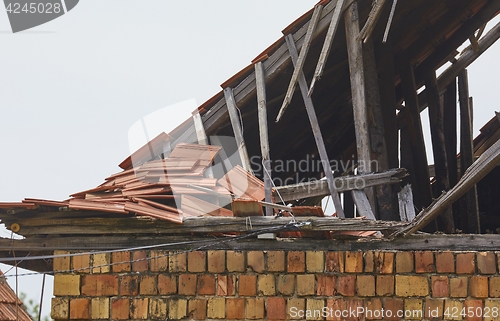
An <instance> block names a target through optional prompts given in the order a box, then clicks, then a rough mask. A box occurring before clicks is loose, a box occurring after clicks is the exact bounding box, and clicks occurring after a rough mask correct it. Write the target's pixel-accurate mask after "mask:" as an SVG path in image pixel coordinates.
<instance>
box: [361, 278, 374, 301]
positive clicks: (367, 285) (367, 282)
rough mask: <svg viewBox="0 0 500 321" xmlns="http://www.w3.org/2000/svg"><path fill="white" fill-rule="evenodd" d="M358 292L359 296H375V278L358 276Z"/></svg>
mask: <svg viewBox="0 0 500 321" xmlns="http://www.w3.org/2000/svg"><path fill="white" fill-rule="evenodd" d="M356 292H357V293H358V296H374V295H375V276H373V275H358V276H357V280H356Z"/></svg>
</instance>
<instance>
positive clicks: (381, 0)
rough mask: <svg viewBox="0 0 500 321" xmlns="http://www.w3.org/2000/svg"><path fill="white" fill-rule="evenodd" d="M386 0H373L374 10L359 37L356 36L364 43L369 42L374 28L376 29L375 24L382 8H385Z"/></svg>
mask: <svg viewBox="0 0 500 321" xmlns="http://www.w3.org/2000/svg"><path fill="white" fill-rule="evenodd" d="M385 1H386V0H373V5H372V6H373V7H372V11H370V14H369V15H368V20H366V23H365V25H364V27H363V28H362V29H361V31H360V32H359V35H358V37H357V38H356V39H357V40H358V41H363V43H367V42H368V40H369V39H370V36H371V35H372V32H373V29H375V25H376V24H377V22H378V19H379V18H380V15H381V14H382V10H383V8H384V4H385Z"/></svg>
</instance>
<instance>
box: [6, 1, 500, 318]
mask: <svg viewBox="0 0 500 321" xmlns="http://www.w3.org/2000/svg"><path fill="white" fill-rule="evenodd" d="M316 2H317V1H312V0H301V1H290V0H272V1H269V0H253V1H235V0H224V1H222V0H215V1H206V0H193V1H159V0H155V1H153V0H148V1H131V0H106V1H99V0H82V1H80V3H79V4H78V5H77V6H76V7H75V8H74V9H73V10H71V11H70V12H68V13H67V14H66V15H64V16H62V17H60V18H58V19H56V20H54V21H51V22H48V23H46V24H44V25H41V26H38V27H35V28H33V29H30V30H28V31H24V32H21V33H18V34H12V33H11V31H10V25H9V22H8V18H7V14H6V12H5V11H3V10H0V43H1V45H2V50H1V51H0V75H1V76H0V151H1V153H2V154H1V157H0V177H1V184H0V201H20V200H22V199H23V198H25V197H34V198H45V199H56V200H62V199H66V198H67V197H68V196H69V194H71V193H74V192H78V191H81V190H85V189H88V188H92V187H95V186H97V185H98V184H100V183H101V182H102V181H103V179H104V178H105V177H107V176H109V175H110V174H112V173H115V172H118V171H119V168H118V164H119V163H120V162H121V161H122V160H123V159H124V158H125V157H127V156H128V155H129V154H130V150H129V141H128V132H129V129H130V128H131V127H132V126H133V124H134V123H135V122H137V121H139V120H140V119H141V118H143V117H145V116H147V115H148V114H151V113H154V112H156V111H158V110H160V109H162V108H164V107H167V106H170V105H173V104H176V103H179V102H183V101H185V100H189V99H195V100H196V102H197V104H201V103H203V102H204V101H205V100H207V99H208V98H210V97H211V96H213V95H214V94H215V93H216V92H218V91H219V90H220V89H221V88H220V84H221V83H223V82H224V81H225V80H227V79H228V78H229V77H231V76H232V75H233V74H235V73H236V72H238V71H239V70H240V69H242V68H243V67H245V66H246V65H247V64H248V63H249V62H250V61H251V60H252V59H253V58H255V56H256V55H257V54H259V53H260V52H261V51H262V50H263V49H265V48H266V47H267V46H269V45H270V44H271V43H272V42H274V41H275V40H276V39H278V38H279V37H280V36H281V30H282V29H283V28H284V27H286V26H287V25H288V24H289V23H290V22H292V21H293V20H295V19H296V18H297V17H299V16H300V15H302V14H303V13H304V12H305V11H307V10H308V9H310V8H312V6H313V5H314V4H315V3H316ZM499 54H500V47H499V45H498V44H497V45H495V46H493V48H491V49H490V50H489V52H488V53H486V54H484V55H483V57H481V58H480V59H479V60H478V61H477V62H475V63H474V64H473V66H471V68H470V69H469V72H470V92H471V95H472V96H474V107H475V117H474V126H475V130H476V132H477V130H478V129H479V127H481V126H482V125H483V124H484V123H485V122H486V121H487V120H489V119H490V118H491V117H492V116H493V115H494V111H495V110H498V103H497V99H495V95H496V94H497V92H498V88H497V83H498V80H497V75H499V74H500V64H499V63H498V62H496V61H495V58H497V57H499ZM193 109H194V108H184V110H180V109H179V108H176V109H173V108H171V113H172V115H174V116H177V117H174V116H172V117H171V119H170V120H171V121H169V122H165V131H167V132H168V131H169V130H171V129H173V128H174V127H175V125H177V124H178V120H177V119H179V118H184V117H187V116H189V115H190V112H191V111H192V110H193ZM424 114H426V113H424ZM424 118H425V117H424ZM428 145H429V148H430V144H428ZM429 150H430V149H429ZM0 235H2V236H8V235H9V234H8V233H6V232H2V233H0ZM2 269H5V266H2ZM11 280H12V279H11ZM23 280H27V279H26V278H24V279H23V278H20V282H21V283H20V284H21V288H20V291H23V292H28V293H29V295H30V296H31V297H32V298H34V299H36V300H38V299H39V292H37V290H38V289H39V288H40V286H39V284H40V283H41V281H40V278H37V279H35V280H34V281H23ZM33 282H35V283H33ZM49 283H51V282H49ZM11 284H12V283H11ZM47 290H48V291H49V292H50V291H51V289H47ZM50 295H51V292H50V293H49V294H47V293H46V298H47V299H46V302H47V303H50V302H49V299H48V298H49V297H50ZM44 309H45V312H46V313H48V312H49V310H50V304H48V305H46V306H45V307H44Z"/></svg>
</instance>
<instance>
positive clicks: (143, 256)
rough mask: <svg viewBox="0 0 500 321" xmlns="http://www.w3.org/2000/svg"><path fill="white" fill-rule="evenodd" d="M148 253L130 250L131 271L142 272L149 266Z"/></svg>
mask: <svg viewBox="0 0 500 321" xmlns="http://www.w3.org/2000/svg"><path fill="white" fill-rule="evenodd" d="M148 261H149V260H148V255H147V253H146V252H145V251H134V252H132V271H134V272H144V271H147V270H148V268H149V262H148Z"/></svg>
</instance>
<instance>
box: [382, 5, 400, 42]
mask: <svg viewBox="0 0 500 321" xmlns="http://www.w3.org/2000/svg"><path fill="white" fill-rule="evenodd" d="M397 4H398V0H392V7H391V13H390V14H389V19H387V25H386V26H385V31H384V38H383V39H382V42H383V43H386V42H387V38H388V37H389V30H391V24H392V19H393V18H394V12H396V5H397Z"/></svg>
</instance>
